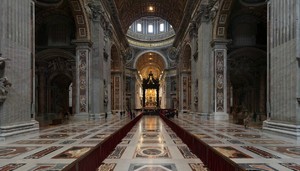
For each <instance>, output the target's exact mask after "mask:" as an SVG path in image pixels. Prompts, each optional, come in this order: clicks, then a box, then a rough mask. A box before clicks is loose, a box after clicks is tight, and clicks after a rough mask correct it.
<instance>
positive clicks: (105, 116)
mask: <svg viewBox="0 0 300 171" xmlns="http://www.w3.org/2000/svg"><path fill="white" fill-rule="evenodd" d="M104 118H105V120H106V119H107V112H105V115H104Z"/></svg>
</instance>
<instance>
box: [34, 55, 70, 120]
mask: <svg viewBox="0 0 300 171" xmlns="http://www.w3.org/2000/svg"><path fill="white" fill-rule="evenodd" d="M36 71H37V72H36V74H37V80H36V85H37V90H36V91H37V93H36V94H37V99H38V101H37V104H38V113H39V114H45V113H55V115H57V114H58V113H59V112H62V111H63V112H66V111H70V112H72V111H74V108H75V101H74V102H73V103H72V104H73V105H72V109H69V85H70V84H71V83H73V85H75V57H74V55H73V54H72V53H70V52H68V51H65V50H62V49H46V50H43V51H41V52H39V53H37V54H36ZM73 94H74V95H76V93H75V86H73V91H72V96H73ZM58 96H60V97H58ZM56 104H61V106H60V105H58V107H56V106H57V105H56ZM56 117H61V116H58V115H57V116H56Z"/></svg>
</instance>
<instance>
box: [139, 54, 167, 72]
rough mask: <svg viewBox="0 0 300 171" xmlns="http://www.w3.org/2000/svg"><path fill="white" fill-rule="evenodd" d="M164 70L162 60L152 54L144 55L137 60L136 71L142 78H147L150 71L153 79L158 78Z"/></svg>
mask: <svg viewBox="0 0 300 171" xmlns="http://www.w3.org/2000/svg"><path fill="white" fill-rule="evenodd" d="M165 68H166V66H165V62H164V60H163V58H162V57H161V56H160V55H159V54H157V53H153V52H149V53H145V54H143V55H142V56H141V57H139V59H138V60H137V64H136V69H137V70H138V71H139V73H140V74H141V75H142V77H143V78H147V77H148V74H149V73H150V71H151V72H152V74H153V76H154V78H159V76H160V75H161V74H162V71H164V69H165Z"/></svg>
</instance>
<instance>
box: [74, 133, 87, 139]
mask: <svg viewBox="0 0 300 171" xmlns="http://www.w3.org/2000/svg"><path fill="white" fill-rule="evenodd" d="M89 135H91V134H81V135H78V136H76V137H74V138H73V139H82V138H84V137H87V136H89Z"/></svg>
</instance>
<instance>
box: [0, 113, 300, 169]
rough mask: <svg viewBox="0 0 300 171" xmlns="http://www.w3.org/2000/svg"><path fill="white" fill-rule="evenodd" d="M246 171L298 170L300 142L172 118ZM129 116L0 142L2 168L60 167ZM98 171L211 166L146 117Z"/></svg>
mask: <svg viewBox="0 0 300 171" xmlns="http://www.w3.org/2000/svg"><path fill="white" fill-rule="evenodd" d="M172 120H173V121H174V122H175V123H176V124H178V125H180V126H181V127H183V128H184V129H186V130H187V131H189V132H191V133H193V134H194V135H196V136H197V137H199V138H201V139H202V140H203V141H205V142H206V143H208V144H209V145H210V146H212V147H213V148H215V149H216V150H218V151H219V152H220V153H222V154H223V155H224V156H227V157H228V158H230V159H231V160H233V161H234V162H236V163H238V164H239V165H241V166H242V167H244V168H245V169H247V170H261V171H276V170H278V171H300V142H297V141H295V140H292V139H288V138H284V137H280V136H275V135H272V134H267V133H264V132H262V131H261V130H260V129H255V128H252V127H250V128H249V129H245V128H243V127H242V126H240V125H235V124H232V123H228V122H218V121H213V120H207V119H204V118H200V117H194V116H192V115H181V116H179V118H174V119H172ZM129 121H130V119H129V118H126V117H125V118H119V117H118V116H115V117H109V118H108V119H107V120H104V119H101V120H91V121H80V122H73V123H72V122H71V123H69V124H64V125H61V126H53V127H49V128H47V129H43V130H41V131H40V132H38V133H35V134H30V135H26V136H19V137H16V138H11V139H8V140H7V141H3V142H0V171H50V170H51V171H59V170H62V169H63V168H64V167H66V166H67V165H68V164H70V163H72V162H73V161H74V160H76V159H77V158H78V157H80V156H81V155H83V154H85V153H86V152H88V151H89V150H90V149H91V148H92V147H93V146H95V145H96V144H98V143H99V142H101V141H102V140H103V139H104V138H105V137H107V136H109V135H110V134H111V133H113V132H115V131H116V130H117V129H119V128H120V127H122V126H123V125H125V124H127V123H128V122H129ZM98 170H99V171H154V170H155V171H202V170H207V169H206V168H205V166H204V165H203V164H202V162H201V161H200V160H199V159H198V158H197V157H196V156H195V155H194V154H192V153H191V152H190V151H189V149H188V147H187V146H186V145H185V144H183V143H182V141H181V139H179V138H178V137H177V135H176V134H175V133H174V132H173V131H172V130H171V129H170V128H169V127H168V126H167V125H166V124H165V123H164V122H163V121H162V120H161V119H160V118H159V117H158V116H144V117H143V118H142V119H141V121H140V122H138V123H137V124H136V125H135V126H134V127H133V128H132V130H131V131H130V132H129V133H128V134H127V136H126V137H125V138H124V139H123V140H122V142H121V143H120V144H119V145H118V146H117V147H116V148H115V150H114V151H113V152H112V153H111V154H110V156H108V158H107V159H106V160H104V164H103V165H101V166H99V169H98Z"/></svg>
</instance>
